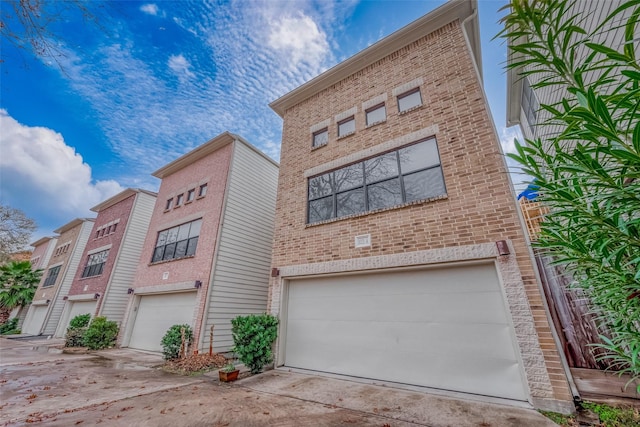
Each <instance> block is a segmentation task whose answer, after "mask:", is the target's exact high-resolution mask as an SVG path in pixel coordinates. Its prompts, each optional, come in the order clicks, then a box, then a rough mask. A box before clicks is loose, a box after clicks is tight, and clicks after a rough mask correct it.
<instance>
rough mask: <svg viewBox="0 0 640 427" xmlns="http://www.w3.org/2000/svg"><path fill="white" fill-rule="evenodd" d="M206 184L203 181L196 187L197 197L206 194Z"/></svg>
mask: <svg viewBox="0 0 640 427" xmlns="http://www.w3.org/2000/svg"><path fill="white" fill-rule="evenodd" d="M207 186H208V183H204V184H201V185H200V187H199V189H198V199H200V198H202V197H204V196H206V195H207V191H208V188H207Z"/></svg>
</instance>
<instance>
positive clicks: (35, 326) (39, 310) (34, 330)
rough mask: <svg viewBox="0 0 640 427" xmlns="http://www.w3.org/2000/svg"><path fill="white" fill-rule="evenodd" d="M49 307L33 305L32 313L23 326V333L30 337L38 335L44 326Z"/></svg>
mask: <svg viewBox="0 0 640 427" xmlns="http://www.w3.org/2000/svg"><path fill="white" fill-rule="evenodd" d="M48 309H49V306H47V305H33V306H31V311H32V313H31V314H30V316H29V318H28V319H27V321H26V322H25V324H24V327H23V332H24V333H26V334H31V335H38V334H39V333H40V331H41V330H42V325H43V324H44V318H45V317H46V316H47V311H48Z"/></svg>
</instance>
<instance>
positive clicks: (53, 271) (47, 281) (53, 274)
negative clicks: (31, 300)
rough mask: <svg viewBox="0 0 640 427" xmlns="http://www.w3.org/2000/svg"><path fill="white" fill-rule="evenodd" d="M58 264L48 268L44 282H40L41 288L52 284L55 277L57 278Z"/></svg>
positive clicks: (54, 281)
mask: <svg viewBox="0 0 640 427" xmlns="http://www.w3.org/2000/svg"><path fill="white" fill-rule="evenodd" d="M60 267H61V266H60V265H59V266H57V267H52V268H50V269H49V272H48V273H47V278H46V279H44V283H43V284H42V287H43V288H46V287H48V286H53V285H54V284H55V283H56V279H57V278H58V273H60Z"/></svg>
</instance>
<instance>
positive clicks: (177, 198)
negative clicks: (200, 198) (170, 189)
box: [176, 194, 184, 207]
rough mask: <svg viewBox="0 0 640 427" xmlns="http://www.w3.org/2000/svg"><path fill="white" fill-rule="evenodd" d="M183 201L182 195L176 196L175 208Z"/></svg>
mask: <svg viewBox="0 0 640 427" xmlns="http://www.w3.org/2000/svg"><path fill="white" fill-rule="evenodd" d="M183 200H184V194H178V197H176V207H177V206H180V205H181V204H182V201H183Z"/></svg>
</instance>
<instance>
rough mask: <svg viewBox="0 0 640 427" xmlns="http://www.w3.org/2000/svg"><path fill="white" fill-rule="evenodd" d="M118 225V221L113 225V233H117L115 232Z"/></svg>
mask: <svg viewBox="0 0 640 427" xmlns="http://www.w3.org/2000/svg"><path fill="white" fill-rule="evenodd" d="M117 226H118V223H117V222H116V223H115V224H113V225H112V226H111V232H112V233H115V232H116V227H117Z"/></svg>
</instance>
